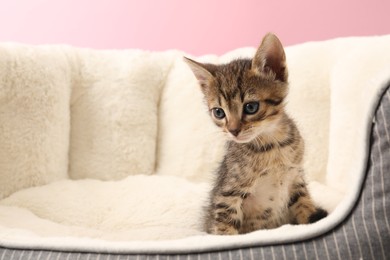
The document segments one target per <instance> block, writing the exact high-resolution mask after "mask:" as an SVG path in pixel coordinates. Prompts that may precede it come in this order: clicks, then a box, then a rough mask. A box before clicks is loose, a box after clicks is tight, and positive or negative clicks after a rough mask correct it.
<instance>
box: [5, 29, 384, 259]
mask: <svg viewBox="0 0 390 260" xmlns="http://www.w3.org/2000/svg"><path fill="white" fill-rule="evenodd" d="M389 46H390V37H389V36H383V37H366V38H345V39H336V40H332V41H326V42H318V43H306V44H301V45H297V46H292V47H288V48H286V54H287V60H288V66H289V72H290V79H289V81H290V94H289V98H288V105H287V109H288V111H289V114H290V115H291V116H292V117H293V118H295V120H296V121H297V123H298V126H299V128H300V129H301V132H302V135H303V137H304V139H305V141H306V146H307V147H306V155H305V156H306V158H305V171H306V174H307V178H308V181H309V185H310V190H311V192H312V194H313V197H314V199H315V201H316V202H317V204H319V205H321V206H323V207H325V208H326V209H328V210H329V211H330V212H331V214H330V215H329V216H328V217H327V218H325V219H323V220H321V221H319V222H317V223H315V224H311V225H296V226H292V225H285V226H282V227H280V228H277V229H273V230H259V231H256V232H253V233H250V234H246V235H240V236H212V235H207V234H205V233H204V232H202V230H201V216H202V207H203V205H204V203H205V201H206V200H207V194H208V190H209V189H210V182H211V180H212V176H213V171H214V170H215V168H216V167H217V165H218V161H219V160H220V159H221V157H222V156H223V144H224V138H223V135H221V134H220V133H219V132H218V129H216V128H215V127H214V126H213V124H212V123H211V120H210V119H209V118H208V115H207V113H206V108H205V106H204V104H203V103H202V96H201V93H200V90H199V88H198V86H197V82H196V80H195V78H194V76H193V75H192V73H191V71H190V70H189V68H188V67H186V65H185V64H184V62H183V60H182V56H183V55H184V54H183V53H181V52H179V51H169V52H161V53H152V52H145V51H137V50H128V51H93V50H83V49H77V48H72V47H66V46H41V47H32V46H24V45H17V44H2V45H1V47H0V89H1V92H0V93H1V94H0V115H1V116H0V147H2V148H1V150H0V190H1V193H0V195H1V198H2V200H1V201H0V245H1V246H3V247H13V248H31V249H51V250H77V251H94V252H121V253H137V252H138V253H158V252H160V253H161V252H164V253H169V252H182V253H185V252H196V251H205V250H217V249H222V248H225V249H229V248H233V247H234V248H236V247H243V246H250V245H269V244H275V243H285V242H292V241H301V240H305V239H310V238H313V237H316V236H319V235H322V234H324V233H325V232H327V231H329V230H331V229H332V228H334V227H335V226H337V225H338V224H340V223H341V222H342V221H343V220H344V219H345V218H346V217H347V216H348V215H349V214H350V212H351V210H352V209H353V207H354V205H355V203H356V201H357V199H358V197H359V194H360V190H361V187H362V183H363V180H364V177H365V169H366V165H367V160H368V154H369V133H370V129H371V123H372V115H373V111H374V110H375V108H376V104H377V102H378V99H379V96H380V94H381V93H382V92H383V90H384V88H385V87H386V86H387V85H386V83H387V82H388V81H389V79H390V73H389V71H390V47H389ZM254 51H255V49H254V48H245V49H238V50H235V51H233V52H231V53H228V54H226V55H224V56H221V57H217V56H204V57H199V58H196V57H195V59H197V60H199V61H207V62H215V63H223V62H228V61H229V60H231V59H233V58H237V57H251V56H252V55H253V54H254ZM193 58H194V57H193Z"/></svg>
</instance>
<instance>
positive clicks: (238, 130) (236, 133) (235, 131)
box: [229, 128, 241, 136]
mask: <svg viewBox="0 0 390 260" xmlns="http://www.w3.org/2000/svg"><path fill="white" fill-rule="evenodd" d="M240 131H241V129H240V128H235V129H229V132H230V133H231V134H232V135H234V136H238V134H239V133H240Z"/></svg>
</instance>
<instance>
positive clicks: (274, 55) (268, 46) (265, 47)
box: [252, 33, 288, 82]
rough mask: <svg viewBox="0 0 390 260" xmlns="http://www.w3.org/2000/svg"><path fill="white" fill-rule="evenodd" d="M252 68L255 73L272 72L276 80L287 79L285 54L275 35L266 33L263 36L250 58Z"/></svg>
mask: <svg viewBox="0 0 390 260" xmlns="http://www.w3.org/2000/svg"><path fill="white" fill-rule="evenodd" d="M252 69H254V70H255V72H257V73H265V74H269V73H273V74H274V75H275V79H276V80H280V81H283V82H286V81H287V77H288V72H287V68H286V55H285V53H284V49H283V46H282V43H281V42H280V40H279V39H278V37H276V35H274V34H272V33H268V34H267V35H266V36H264V38H263V41H262V42H261V44H260V47H259V48H258V49H257V52H256V54H255V57H254V58H253V60H252Z"/></svg>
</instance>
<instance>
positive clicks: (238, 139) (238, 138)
mask: <svg viewBox="0 0 390 260" xmlns="http://www.w3.org/2000/svg"><path fill="white" fill-rule="evenodd" d="M229 139H230V140H232V141H234V142H236V143H239V144H245V143H250V142H251V141H252V140H253V139H254V137H253V136H232V135H229Z"/></svg>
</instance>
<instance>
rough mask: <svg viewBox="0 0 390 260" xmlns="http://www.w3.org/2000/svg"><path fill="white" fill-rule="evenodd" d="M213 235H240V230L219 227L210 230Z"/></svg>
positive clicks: (223, 226) (226, 226)
mask: <svg viewBox="0 0 390 260" xmlns="http://www.w3.org/2000/svg"><path fill="white" fill-rule="evenodd" d="M210 234H213V235H238V230H237V229H235V228H234V227H232V226H228V225H217V226H214V227H212V228H211V229H210Z"/></svg>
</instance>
